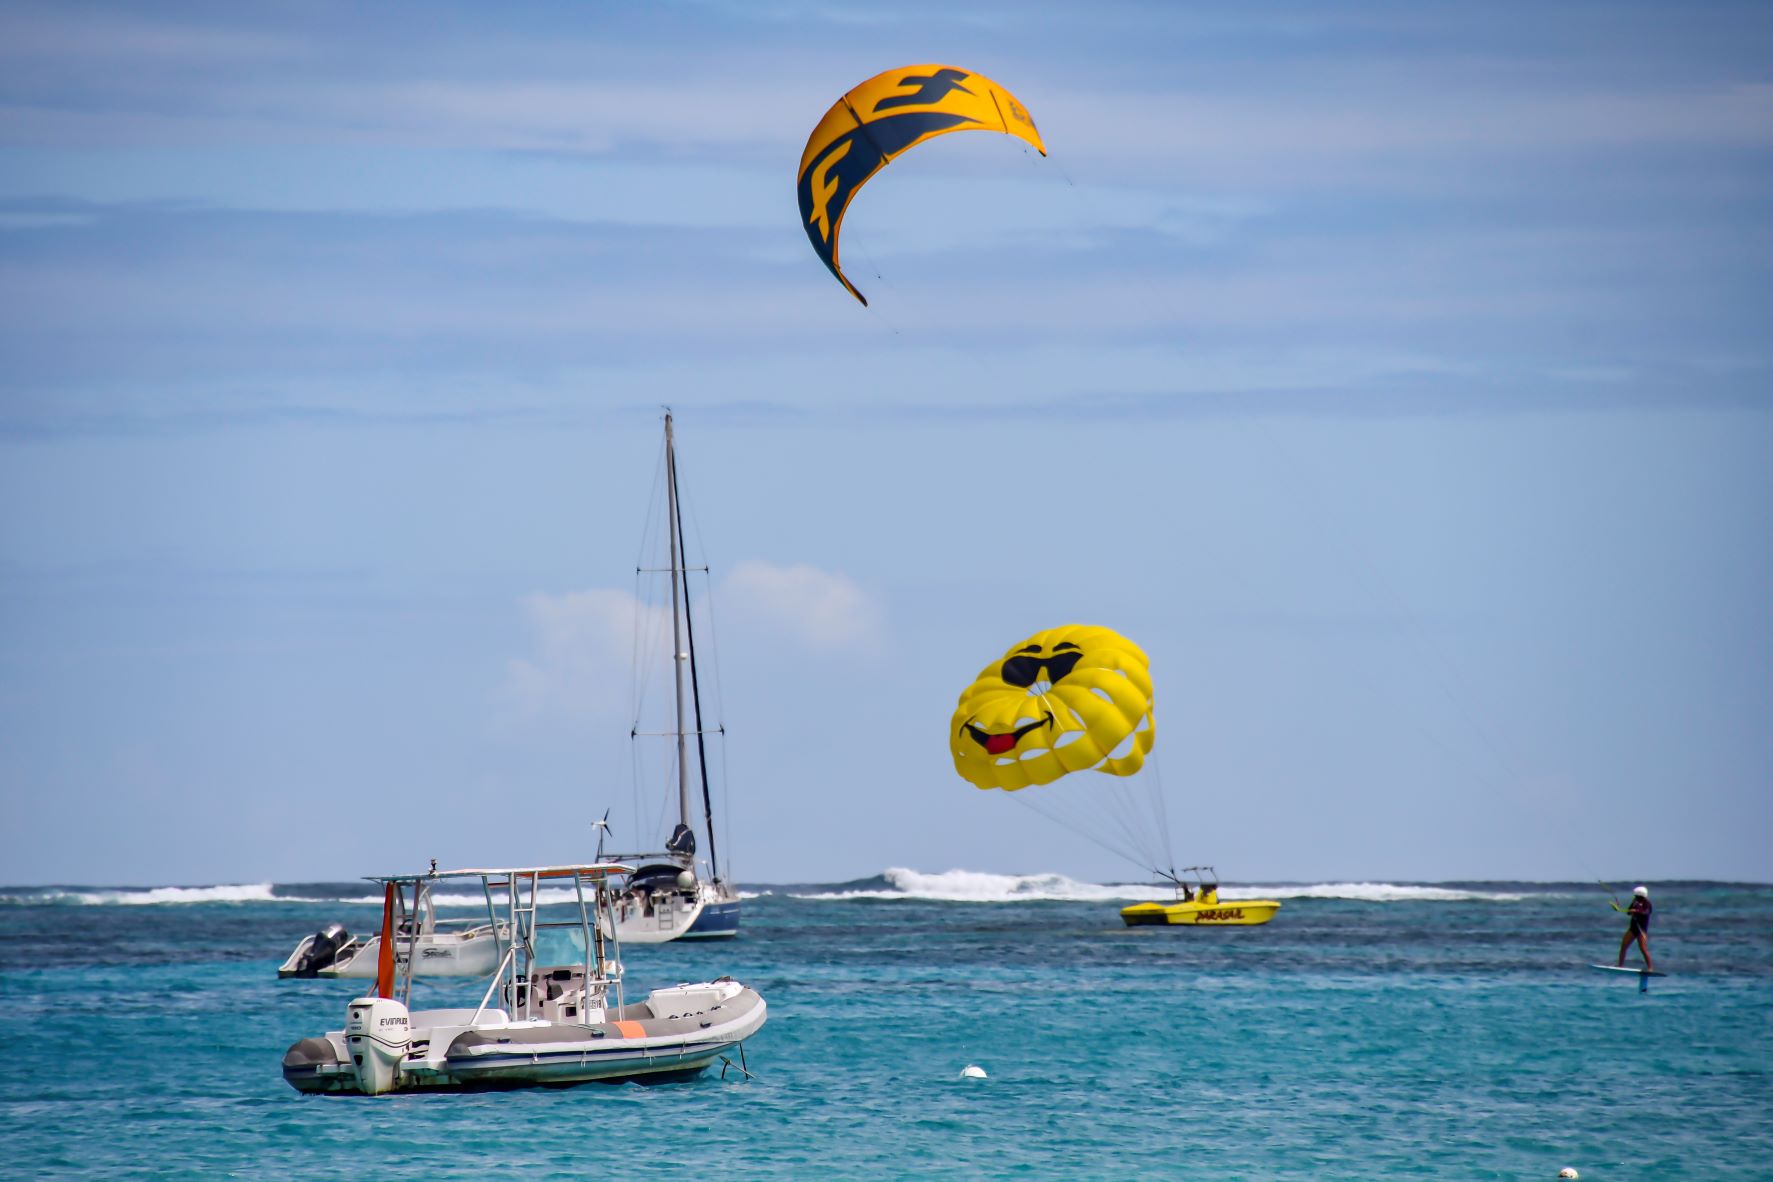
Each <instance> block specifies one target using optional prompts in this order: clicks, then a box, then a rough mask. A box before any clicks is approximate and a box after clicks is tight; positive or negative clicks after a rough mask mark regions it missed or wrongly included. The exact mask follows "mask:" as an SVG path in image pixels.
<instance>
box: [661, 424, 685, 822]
mask: <svg viewBox="0 0 1773 1182" xmlns="http://www.w3.org/2000/svg"><path fill="white" fill-rule="evenodd" d="M665 499H666V512H667V514H669V516H670V520H669V521H667V522H666V523H665V532H666V533H667V534H669V535H670V536H671V672H672V673H673V674H675V675H676V678H677V811H678V818H679V820H681V821H682V823H683V824H684V825H685V826H686V827H687V826H688V825H689V823H690V782H689V745H688V736H687V735H686V734H685V733H684V729H683V663H684V656H685V654H684V651H683V649H682V648H681V647H680V645H681V644H682V637H683V603H682V591H683V555H682V552H681V549H680V546H679V542H680V539H679V537H678V531H679V529H680V528H681V526H680V525H679V524H678V518H677V451H676V448H675V446H674V444H673V442H672V435H671V414H670V412H669V411H667V412H666V414H665Z"/></svg>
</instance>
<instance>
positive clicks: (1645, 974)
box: [1588, 964, 1668, 993]
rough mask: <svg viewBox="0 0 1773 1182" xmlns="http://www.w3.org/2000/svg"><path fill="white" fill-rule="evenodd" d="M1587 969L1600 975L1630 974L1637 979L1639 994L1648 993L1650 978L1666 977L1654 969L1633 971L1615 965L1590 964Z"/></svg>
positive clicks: (1632, 969) (1665, 974)
mask: <svg viewBox="0 0 1773 1182" xmlns="http://www.w3.org/2000/svg"><path fill="white" fill-rule="evenodd" d="M1588 967H1589V968H1591V969H1594V970H1595V971H1596V972H1601V973H1630V974H1631V975H1632V976H1634V977H1636V978H1637V979H1638V992H1639V993H1648V992H1650V978H1651V977H1666V976H1668V974H1667V973H1664V972H1659V971H1657V970H1656V969H1634V968H1629V967H1627V966H1624V965H1616V964H1591V965H1589V966H1588Z"/></svg>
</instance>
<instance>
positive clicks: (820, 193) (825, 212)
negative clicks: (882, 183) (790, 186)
mask: <svg viewBox="0 0 1773 1182" xmlns="http://www.w3.org/2000/svg"><path fill="white" fill-rule="evenodd" d="M855 142H856V141H855V140H854V139H853V138H851V137H850V136H845V137H844V138H843V139H841V140H838V141H837V145H836V146H835V147H833V148H832V149H831V151H829V152H827V153H826V154H825V159H823V160H821V161H819V164H818V167H816V168H814V169H813V175H812V176H811V177H810V178H808V183H807V189H808V191H809V192H810V193H811V195H812V206H813V212H812V215H811V216H810V217H808V218H807V222H808V223H809V224H810V223H813V222H817V223H818V225H819V237H820V238H822V239H824V240H825V241H826V242H829V241H831V199H832V198H833V197H835V196H837V190H838V189H839V188H840V187H841V186H842V184H843V178H842V177H833V176H832V175H831V169H832V166H833V165H835V164H836V163H837V162H838V161H839V160H842V159H843V158H844V157H845V156H848V155H849V154H850V148H851V146H852V145H854V143H855Z"/></svg>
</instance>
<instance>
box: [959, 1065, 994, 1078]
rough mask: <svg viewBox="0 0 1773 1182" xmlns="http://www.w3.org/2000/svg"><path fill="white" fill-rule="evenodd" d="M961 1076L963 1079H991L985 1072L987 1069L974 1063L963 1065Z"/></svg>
mask: <svg viewBox="0 0 1773 1182" xmlns="http://www.w3.org/2000/svg"><path fill="white" fill-rule="evenodd" d="M960 1078H962V1079H989V1078H990V1077H989V1076H987V1075H986V1074H985V1069H984V1068H983V1067H980V1066H978V1065H977V1064H974V1063H968V1064H967V1065H966V1066H965V1067H962V1068H961V1069H960Z"/></svg>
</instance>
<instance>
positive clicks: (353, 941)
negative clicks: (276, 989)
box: [277, 880, 509, 980]
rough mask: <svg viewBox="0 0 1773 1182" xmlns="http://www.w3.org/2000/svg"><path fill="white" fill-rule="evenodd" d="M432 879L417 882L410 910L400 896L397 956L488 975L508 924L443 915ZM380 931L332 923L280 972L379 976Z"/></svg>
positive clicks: (418, 970)
mask: <svg viewBox="0 0 1773 1182" xmlns="http://www.w3.org/2000/svg"><path fill="white" fill-rule="evenodd" d="M432 885H433V883H432V881H430V880H422V881H420V882H418V883H417V884H416V886H415V890H414V895H415V898H414V901H413V904H412V908H411V910H410V911H408V910H406V897H405V895H404V893H403V894H401V895H400V896H398V897H397V899H396V903H397V913H396V915H395V917H394V932H395V937H394V957H395V961H396V963H397V964H400V965H405V964H407V963H408V962H409V961H410V962H412V965H413V972H414V973H415V975H419V976H427V977H484V976H486V975H487V974H488V973H490V972H492V971H493V969H495V968H497V967H498V964H499V956H500V955H501V954H502V953H503V951H504V947H503V944H502V943H501V941H502V940H504V939H507V938H508V937H509V928H508V927H506V926H503V925H500V924H499V923H496V922H492V923H489V922H484V921H481V920H478V919H439V918H437V908H436V905H435V903H434V902H433V900H432V898H431V887H432ZM381 954H382V940H381V937H380V936H367V937H365V936H353V935H352V934H351V933H350V932H349V931H346V930H345V925H344V924H341V923H329V924H327V925H326V926H325V927H323V928H321V929H320V930H319V931H317V932H315V933H314V934H313V935H312V936H308V937H305V938H304V939H303V940H302V942H301V943H299V944H297V945H296V946H295V951H294V952H291V953H290V954H289V959H287V960H285V961H284V962H283V964H282V965H280V966H279V967H278V969H277V975H278V976H279V977H283V978H287V977H351V978H356V979H359V980H374V979H375V976H376V972H377V967H378V965H379V963H380V961H381Z"/></svg>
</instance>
